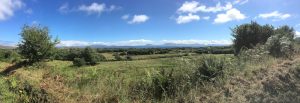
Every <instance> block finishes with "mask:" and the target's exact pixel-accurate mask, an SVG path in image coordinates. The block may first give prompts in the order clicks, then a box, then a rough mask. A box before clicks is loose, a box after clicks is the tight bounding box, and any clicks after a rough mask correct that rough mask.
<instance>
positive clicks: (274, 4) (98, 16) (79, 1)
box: [0, 0, 300, 46]
mask: <svg viewBox="0 0 300 103" xmlns="http://www.w3.org/2000/svg"><path fill="white" fill-rule="evenodd" d="M299 4H300V1H299V0H288V1H287V0H0V45H1V44H2V45H16V44H17V43H18V42H19V41H20V39H21V37H20V35H19V33H20V32H21V28H22V27H23V26H24V25H25V24H26V25H42V26H47V27H48V28H49V30H50V34H51V35H52V37H54V38H55V37H58V38H59V39H60V41H61V43H60V44H59V45H60V46H88V45H113V46H138V45H147V44H153V45H160V44H165V43H173V44H231V43H232V42H231V41H232V36H231V29H230V28H234V27H235V26H236V25H241V24H243V23H249V22H250V21H257V22H258V23H260V24H272V25H274V26H275V27H278V26H281V25H289V26H292V27H294V29H295V31H296V34H297V35H300V32H299V31H300V12H299V10H300V6H299Z"/></svg>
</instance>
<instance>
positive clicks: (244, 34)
mask: <svg viewBox="0 0 300 103" xmlns="http://www.w3.org/2000/svg"><path fill="white" fill-rule="evenodd" d="M272 35H274V27H273V26H271V25H264V26H261V25H259V24H258V23H256V22H251V23H250V24H243V25H239V26H237V27H235V28H234V29H232V36H233V37H234V40H233V47H234V49H235V54H236V55H237V54H238V53H239V52H240V50H241V49H242V48H248V49H252V48H253V47H255V46H256V45H257V44H265V42H266V41H267V40H268V38H269V37H271V36H272Z"/></svg>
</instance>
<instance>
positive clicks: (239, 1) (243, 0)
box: [233, 0, 249, 5]
mask: <svg viewBox="0 0 300 103" xmlns="http://www.w3.org/2000/svg"><path fill="white" fill-rule="evenodd" d="M248 2H249V0H235V1H234V2H233V4H240V5H243V4H246V3H248Z"/></svg>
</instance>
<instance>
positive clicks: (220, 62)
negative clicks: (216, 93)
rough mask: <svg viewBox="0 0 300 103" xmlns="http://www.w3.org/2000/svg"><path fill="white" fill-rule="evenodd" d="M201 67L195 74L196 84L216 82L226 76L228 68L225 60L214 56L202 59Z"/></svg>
mask: <svg viewBox="0 0 300 103" xmlns="http://www.w3.org/2000/svg"><path fill="white" fill-rule="evenodd" d="M201 60H202V61H201V64H200V66H199V67H198V68H197V69H196V70H195V72H194V80H193V81H194V82H195V83H197V82H202V80H204V81H215V80H216V78H217V77H222V76H224V70H225V69H226V68H227V67H226V64H227V63H226V60H225V58H218V57H214V56H209V57H204V58H202V59H201Z"/></svg>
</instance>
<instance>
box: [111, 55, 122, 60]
mask: <svg viewBox="0 0 300 103" xmlns="http://www.w3.org/2000/svg"><path fill="white" fill-rule="evenodd" d="M113 56H114V57H115V60H117V61H120V60H122V57H121V56H120V54H119V53H114V54H113Z"/></svg>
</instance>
